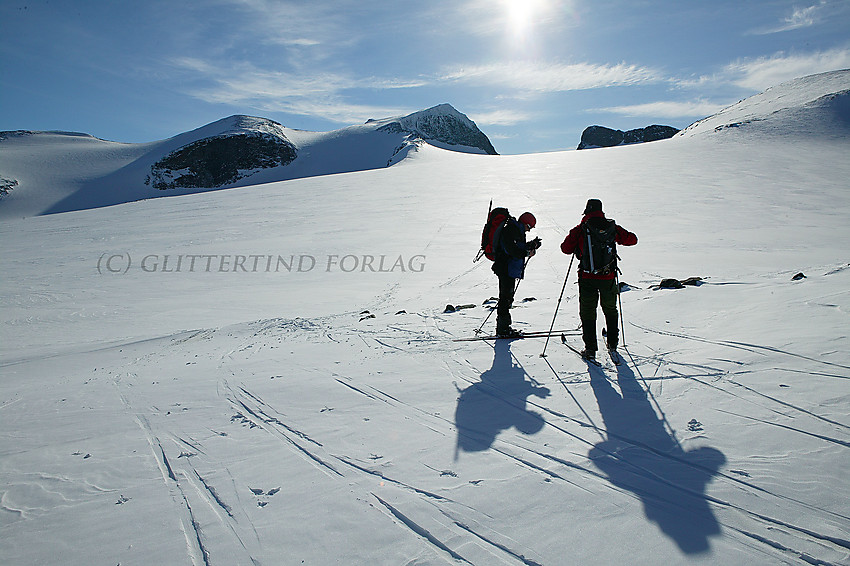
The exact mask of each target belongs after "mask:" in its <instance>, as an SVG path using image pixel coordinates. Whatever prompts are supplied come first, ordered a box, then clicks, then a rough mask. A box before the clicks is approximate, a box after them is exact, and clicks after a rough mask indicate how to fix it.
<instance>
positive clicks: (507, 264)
mask: <svg viewBox="0 0 850 566" xmlns="http://www.w3.org/2000/svg"><path fill="white" fill-rule="evenodd" d="M536 225H537V219H536V218H534V215H533V214H531V213H530V212H524V213H522V214H521V215H520V217H519V218H518V219H517V218H513V217H511V218H509V219H508V220H507V222H505V225H504V226H503V227H502V229H501V232H500V233H499V241H498V242H497V243H496V245H495V248H496V259H495V260H494V261H493V273H495V274H496V275H497V276H498V277H499V304H498V305H497V306H496V334H497V335H498V336H503V337H511V336H518V335H519V332H517V331H516V330H514V329H513V328H511V306H512V305H513V302H514V293H515V292H516V287H517V279H522V278H523V275H524V271H525V259H526V258H528V257H531V256H533V255H534V254H535V253H536V252H537V249H538V248H539V247H540V243H541V242H540V238H535V239H533V240H532V241H530V242H526V241H525V233H526V232H528V231H529V230H531V229H532V228H534V227H535V226H536Z"/></svg>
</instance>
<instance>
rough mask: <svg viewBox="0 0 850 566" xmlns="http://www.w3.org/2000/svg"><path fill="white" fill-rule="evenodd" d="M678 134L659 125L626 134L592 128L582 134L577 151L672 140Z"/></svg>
mask: <svg viewBox="0 0 850 566" xmlns="http://www.w3.org/2000/svg"><path fill="white" fill-rule="evenodd" d="M677 133H679V130H677V129H676V128H674V127H672V126H659V125H657V124H655V125H652V126H647V127H645V128H637V129H634V130H628V131H625V132H624V131H622V130H612V129H611V128H606V127H604V126H590V127H588V128H585V130H584V131H583V132H582V133H581V142H580V143H579V144H578V147H577V148H576V149H591V148H596V147H614V146H617V145H628V144H634V143H645V142H651V141H658V140H664V139H667V138H672V137H673V136H675V135H676V134H677Z"/></svg>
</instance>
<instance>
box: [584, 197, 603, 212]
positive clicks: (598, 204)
mask: <svg viewBox="0 0 850 566" xmlns="http://www.w3.org/2000/svg"><path fill="white" fill-rule="evenodd" d="M591 212H602V201H601V200H599V199H598V198H592V199H588V201H587V206H585V207H584V213H585V214H590V213H591Z"/></svg>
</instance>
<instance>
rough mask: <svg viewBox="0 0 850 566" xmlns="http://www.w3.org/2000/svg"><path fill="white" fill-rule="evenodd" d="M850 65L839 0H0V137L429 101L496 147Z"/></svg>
mask: <svg viewBox="0 0 850 566" xmlns="http://www.w3.org/2000/svg"><path fill="white" fill-rule="evenodd" d="M843 68H850V0H803V1H799V2H795V1H785V0H775V1H747V0H734V1H725V0H712V1H698V0H677V1H654V0H644V1H642V0H622V1H621V0H611V1H602V0H597V1H590V0H421V1H418V2H375V1H370V0H329V1H322V0H316V1H274V0H210V1H203V0H199V1H194V2H175V1H158V0H153V1H121V0H111V1H100V0H85V1H57V0H52V1H35V0H33V1H30V0H0V130H13V129H30V130H69V131H82V132H86V133H90V134H92V135H95V136H97V137H100V138H104V139H109V140H115V141H122V142H144V141H153V140H158V139H163V138H167V137H170V136H172V135H175V134H177V133H180V132H183V131H186V130H190V129H194V128H196V127H199V126H202V125H204V124H206V123H209V122H212V121H214V120H217V119H219V118H223V117H225V116H229V115H231V114H250V115H255V116H263V117H267V118H271V119H274V120H277V121H278V122H281V123H282V124H284V125H285V126H288V127H291V128H299V129H306V130H315V131H327V130H332V129H336V128H340V127H343V126H346V125H350V124H357V123H362V122H365V121H366V120H367V119H369V118H382V117H387V116H394V115H401V114H407V113H410V112H414V111H416V110H420V109H424V108H428V107H431V106H434V105H437V104H440V103H443V102H448V103H450V104H452V105H453V106H454V107H455V108H457V109H458V110H460V111H461V112H463V113H465V114H467V115H468V116H469V117H470V118H472V119H473V120H474V121H475V122H476V123H477V124H478V126H479V127H480V128H481V129H482V130H483V131H484V133H486V134H487V135H488V136H489V137H490V139H491V140H492V142H493V144H494V145H495V147H496V149H497V151H499V153H502V154H514V153H534V152H541V151H553V150H561V149H574V148H575V147H576V145H578V142H579V138H580V135H581V132H582V130H583V129H584V128H585V127H586V126H588V125H591V124H600V125H604V126H608V127H612V128H618V129H623V130H626V129H631V128H636V127H642V126H646V125H649V124H667V125H671V126H676V127H679V128H682V127H685V126H687V125H689V124H690V123H692V122H694V121H695V120H698V119H700V118H702V117H705V116H708V115H710V114H712V113H714V112H716V111H717V110H719V109H721V108H722V107H724V106H727V105H729V104H731V103H734V102H737V101H738V100H740V99H741V98H745V97H746V96H749V95H751V94H755V93H757V92H760V91H762V90H764V89H765V88H768V87H770V86H772V85H775V84H778V83H780V82H783V81H785V80H788V79H792V78H795V77H798V76H803V75H807V74H812V73H817V72H823V71H830V70H836V69H843Z"/></svg>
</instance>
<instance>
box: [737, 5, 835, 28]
mask: <svg viewBox="0 0 850 566" xmlns="http://www.w3.org/2000/svg"><path fill="white" fill-rule="evenodd" d="M827 4H828V2H827V0H821V1H820V2H819V3H818V4H813V5H811V6H806V7H804V8H800V7H797V6H795V7H794V9H793V11H792V12H791V14H789V15H788V16H785V17H784V18H782V21H780V22H779V23H778V24H776V25H773V26H768V27H763V28H757V29H755V30H753V31H752V32H751V33H753V34H755V35H769V34H772V33H781V32H783V31H790V30H793V29H799V28H806V27H810V26H813V25H815V24H817V23H819V22H820V20H821V13H822V11H823V9H824V8H825V7H826V5H827Z"/></svg>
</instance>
